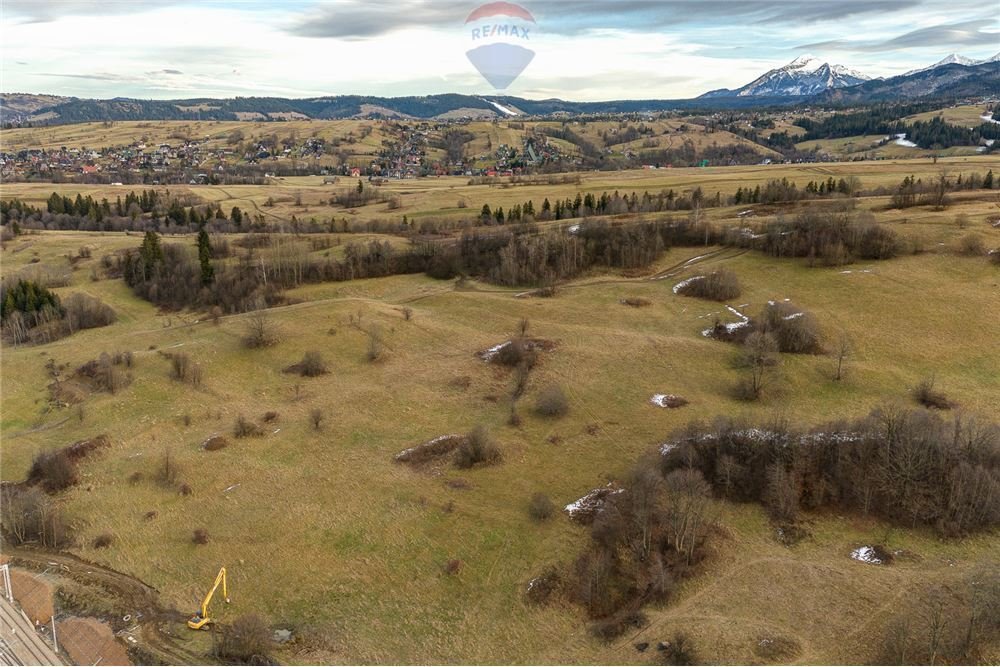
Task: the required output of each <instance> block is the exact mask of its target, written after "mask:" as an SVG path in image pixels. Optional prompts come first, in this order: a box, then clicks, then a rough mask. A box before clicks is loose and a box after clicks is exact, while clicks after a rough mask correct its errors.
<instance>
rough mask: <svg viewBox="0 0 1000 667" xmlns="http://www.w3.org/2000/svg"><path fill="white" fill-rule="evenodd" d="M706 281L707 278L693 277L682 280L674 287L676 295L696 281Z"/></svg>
mask: <svg viewBox="0 0 1000 667" xmlns="http://www.w3.org/2000/svg"><path fill="white" fill-rule="evenodd" d="M704 279H705V276H692V277H691V278H687V279H685V280H682V281H680V282H679V283H677V284H676V285H674V294H677V293H679V292H680V291H681V290H682V289H684V288H685V287H687V286H688V285H690V284H691V283H693V282H694V281H696V280H704Z"/></svg>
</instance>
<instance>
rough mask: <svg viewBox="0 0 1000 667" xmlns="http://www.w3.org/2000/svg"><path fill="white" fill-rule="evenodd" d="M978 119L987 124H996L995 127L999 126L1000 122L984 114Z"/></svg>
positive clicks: (988, 114)
mask: <svg viewBox="0 0 1000 667" xmlns="http://www.w3.org/2000/svg"><path fill="white" fill-rule="evenodd" d="M979 119H980V120H984V121H986V122H987V123H996V124H997V125H1000V120H997V119H995V118H994V117H993V114H991V113H984V114H983V115H982V116H980V117H979Z"/></svg>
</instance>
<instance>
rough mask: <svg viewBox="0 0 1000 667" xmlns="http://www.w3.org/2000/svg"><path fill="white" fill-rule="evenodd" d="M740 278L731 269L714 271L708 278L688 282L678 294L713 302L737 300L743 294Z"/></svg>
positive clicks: (683, 284) (701, 277) (702, 277)
mask: <svg viewBox="0 0 1000 667" xmlns="http://www.w3.org/2000/svg"><path fill="white" fill-rule="evenodd" d="M742 289H743V288H742V287H741V285H740V280H739V278H737V277H736V274H735V273H733V272H732V271H730V270H729V269H719V270H718V271H712V272H711V273H709V274H708V275H706V276H700V277H697V278H693V279H690V280H687V281H685V282H683V283H681V285H680V286H679V287H678V288H677V293H678V294H683V295H684V296H693V297H696V298H698V299H710V300H712V301H728V300H729V299H735V298H736V297H738V296H739V295H740V293H741V292H742Z"/></svg>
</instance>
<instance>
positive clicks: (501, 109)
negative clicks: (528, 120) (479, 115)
mask: <svg viewBox="0 0 1000 667" xmlns="http://www.w3.org/2000/svg"><path fill="white" fill-rule="evenodd" d="M483 101H484V102H486V103H487V104H489V105H490V106H492V107H493V108H494V109H496V110H497V111H499V112H500V113H502V114H505V115H507V116H520V115H521V114H519V113H518V112H516V111H514V110H513V109H510V108H508V107H505V106H504V105H502V104H500V103H499V102H494V101H493V100H483Z"/></svg>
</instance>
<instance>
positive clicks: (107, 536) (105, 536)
mask: <svg viewBox="0 0 1000 667" xmlns="http://www.w3.org/2000/svg"><path fill="white" fill-rule="evenodd" d="M114 541H115V536H114V535H112V534H111V533H101V534H100V535H98V536H97V537H95V538H94V542H93V546H94V548H95V549H107V548H108V547H110V546H111V545H112V544H113V543H114Z"/></svg>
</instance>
